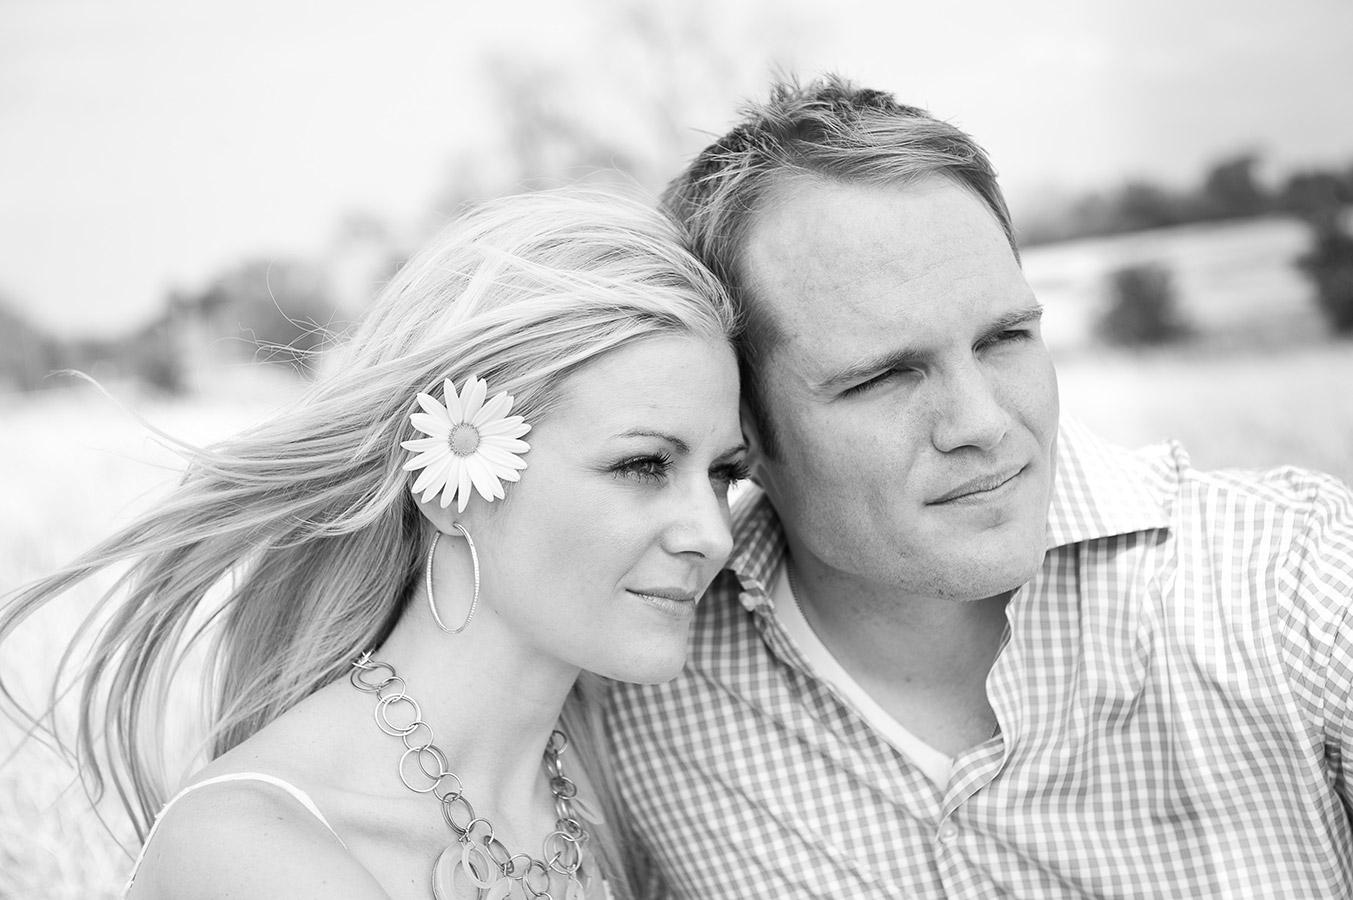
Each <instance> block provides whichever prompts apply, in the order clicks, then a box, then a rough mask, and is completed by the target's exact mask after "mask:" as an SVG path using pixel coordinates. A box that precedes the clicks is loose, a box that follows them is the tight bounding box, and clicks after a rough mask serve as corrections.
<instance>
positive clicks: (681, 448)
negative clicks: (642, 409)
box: [615, 428, 691, 453]
mask: <svg viewBox="0 0 1353 900" xmlns="http://www.w3.org/2000/svg"><path fill="white" fill-rule="evenodd" d="M615 437H622V438H629V437H652V438H658V439H660V440H664V441H667V442H668V443H670V444H671V445H672V446H673V447H675V448H676V449H677V451H678V452H680V453H690V452H691V445H690V444H687V443H686V442H685V441H683V440H682V439H681V438H679V437H677V436H676V435H674V434H668V433H667V432H665V431H655V430H653V429H651V428H631V429H629V430H628V431H622V432H620V433H619V434H617V435H615Z"/></svg>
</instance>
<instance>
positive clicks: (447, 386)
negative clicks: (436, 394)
mask: <svg viewBox="0 0 1353 900" xmlns="http://www.w3.org/2000/svg"><path fill="white" fill-rule="evenodd" d="M442 399H443V400H445V401H446V415H447V417H448V418H449V420H450V422H451V424H452V425H459V424H460V423H461V422H464V421H465V416H464V415H463V414H462V412H461V410H462V409H463V407H462V406H461V405H460V397H459V396H458V395H457V394H456V386H455V385H454V384H452V383H451V379H450V378H447V379H445V380H443V381H442Z"/></svg>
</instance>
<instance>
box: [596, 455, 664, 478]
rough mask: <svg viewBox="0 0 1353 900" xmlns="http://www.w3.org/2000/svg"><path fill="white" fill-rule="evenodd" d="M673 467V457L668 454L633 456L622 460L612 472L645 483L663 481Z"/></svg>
mask: <svg viewBox="0 0 1353 900" xmlns="http://www.w3.org/2000/svg"><path fill="white" fill-rule="evenodd" d="M671 469H672V458H671V457H670V456H667V455H666V454H654V455H651V456H633V457H630V458H629V459H625V460H621V461H620V462H619V463H617V464H616V465H614V466H613V467H612V468H611V472H612V473H613V474H615V475H616V476H618V477H621V478H631V479H633V480H635V481H639V482H643V483H645V484H653V483H657V482H660V481H662V480H663V479H664V478H666V477H667V473H668V472H670V471H671Z"/></svg>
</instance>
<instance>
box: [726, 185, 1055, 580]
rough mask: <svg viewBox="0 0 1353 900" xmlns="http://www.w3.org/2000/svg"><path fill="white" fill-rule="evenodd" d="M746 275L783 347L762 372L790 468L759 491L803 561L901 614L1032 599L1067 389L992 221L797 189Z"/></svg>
mask: <svg viewBox="0 0 1353 900" xmlns="http://www.w3.org/2000/svg"><path fill="white" fill-rule="evenodd" d="M741 263H742V265H741V272H742V276H743V279H744V283H745V284H746V285H747V287H748V288H749V289H750V291H751V292H752V293H753V294H754V295H755V298H756V302H757V304H758V309H759V310H761V311H763V314H764V315H765V316H767V317H768V318H769V320H770V322H771V323H772V324H773V326H774V328H775V329H777V330H778V331H779V333H780V341H779V343H778V344H777V345H776V347H775V349H774V350H773V351H772V352H771V353H770V355H769V356H768V357H767V358H766V360H765V362H764V363H763V365H764V366H765V367H766V368H765V372H764V374H765V375H766V376H767V377H765V378H764V379H763V383H765V384H766V385H767V387H766V389H765V401H766V406H767V411H768V414H769V417H770V420H771V421H772V422H773V423H774V426H775V431H776V439H777V440H776V442H775V445H776V449H777V450H778V454H777V458H776V459H768V458H766V457H765V455H764V454H763V453H759V452H757V453H755V454H754V457H753V459H754V471H755V473H756V478H757V480H758V481H759V482H760V484H761V485H762V486H763V487H764V488H765V489H766V491H767V493H768V495H769V496H770V499H771V501H772V502H773V503H774V504H775V507H776V509H777V511H778V512H779V514H780V517H781V520H782V521H783V523H784V526H785V531H786V533H787V534H788V536H789V539H790V541H791V546H793V547H794V549H795V551H796V552H798V553H807V554H808V555H810V556H811V557H813V558H815V559H816V560H817V561H819V562H820V563H822V564H824V565H825V566H827V567H828V568H829V569H832V570H835V571H837V572H839V573H841V574H843V575H846V576H848V577H850V578H852V579H859V580H863V581H865V582H868V583H872V584H876V585H881V586H885V587H891V588H895V589H896V590H897V591H898V592H899V594H900V595H903V594H905V595H912V596H926V597H938V598H948V599H953V600H976V599H981V598H984V597H989V596H995V595H996V594H999V593H1002V592H1004V591H1008V590H1011V589H1013V588H1015V587H1017V586H1019V585H1020V584H1022V583H1023V582H1025V581H1027V580H1028V579H1029V578H1030V577H1031V576H1032V574H1033V572H1034V571H1035V570H1036V569H1037V567H1038V565H1039V564H1040V562H1041V560H1042V558H1043V553H1044V550H1045V548H1046V528H1047V524H1046V523H1047V508H1048V502H1049V498H1050V496H1051V489H1052V474H1053V465H1054V462H1053V458H1054V457H1053V454H1054V445H1055V439H1056V432H1057V380H1056V375H1055V373H1054V372H1053V367H1052V361H1051V358H1050V357H1049V355H1048V351H1047V348H1046V347H1045V346H1044V345H1043V340H1042V336H1041V333H1040V331H1039V322H1038V313H1039V306H1038V303H1037V301H1036V300H1035V298H1034V295H1033V292H1032V291H1031V290H1030V289H1029V285H1028V283H1027V282H1026V281H1025V280H1024V275H1023V273H1022V272H1021V271H1020V268H1019V265H1018V263H1017V262H1016V261H1015V257H1014V254H1013V252H1012V251H1011V249H1010V246H1009V244H1008V243H1007V242H1006V238H1005V234H1004V232H1003V231H1002V230H1001V227H1000V225H999V224H998V223H997V221H996V218H995V216H994V215H993V214H992V213H991V211H990V210H989V209H988V208H987V207H986V205H985V204H984V203H982V201H981V200H979V199H978V198H977V197H976V195H974V194H972V193H970V192H968V191H967V190H965V189H964V188H962V187H959V186H958V185H957V184H956V183H954V182H951V181H949V180H948V179H946V178H942V177H939V176H932V177H929V178H927V179H924V180H921V181H918V182H915V183H913V184H910V185H906V186H904V187H892V186H877V185H861V184H841V183H835V182H827V181H820V180H806V179H804V180H789V181H786V182H784V183H782V184H781V185H780V186H779V187H778V188H777V189H776V191H774V192H773V193H772V195H771V196H770V198H769V202H768V203H767V204H766V206H765V207H764V208H763V209H762V210H761V211H760V212H759V213H758V214H757V216H756V218H755V219H754V220H753V222H752V223H751V227H750V229H749V232H748V237H747V243H746V245H745V247H744V253H743V257H742V260H741ZM749 429H750V430H751V431H752V432H753V433H752V434H751V435H750V437H751V439H752V446H753V448H754V450H755V449H756V448H758V447H759V445H760V441H759V437H758V435H756V434H755V430H754V428H751V427H750V426H749Z"/></svg>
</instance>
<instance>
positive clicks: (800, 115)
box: [663, 74, 1019, 455]
mask: <svg viewBox="0 0 1353 900" xmlns="http://www.w3.org/2000/svg"><path fill="white" fill-rule="evenodd" d="M927 175H943V176H945V177H948V178H951V179H953V180H954V181H955V182H956V183H958V184H960V185H962V186H965V187H967V188H968V189H970V190H972V191H973V192H974V193H975V194H976V195H977V196H978V197H980V198H981V199H982V201H983V202H985V203H986V205H987V206H988V207H989V208H990V209H991V211H992V212H993V213H994V214H995V216H996V219H997V221H998V222H1000V225H1001V228H1002V229H1004V231H1005V235H1006V238H1007V240H1009V242H1010V247H1011V249H1012V250H1014V251H1015V257H1016V259H1018V258H1019V248H1018V247H1017V246H1016V244H1015V232H1014V226H1013V224H1012V223H1011V220H1010V212H1009V210H1008V209H1007V208H1006V204H1005V198H1004V196H1003V195H1002V193H1001V189H1000V186H999V185H998V184H997V183H996V172H995V170H994V169H993V168H992V166H991V162H990V161H989V160H988V159H987V155H986V153H985V152H984V151H983V150H982V148H981V147H980V146H978V145H977V143H976V142H975V141H974V140H973V139H972V138H971V137H969V136H968V135H967V134H965V133H964V132H963V131H960V130H959V129H958V128H955V127H954V126H953V125H950V124H948V123H947V122H942V121H940V120H939V119H936V118H934V117H933V116H931V115H930V114H929V113H928V112H926V111H925V110H922V109H918V108H916V107H914V106H904V105H903V104H901V103H898V102H897V101H896V100H894V99H893V96H892V95H891V94H888V93H885V92H883V91H877V90H870V89H868V88H859V87H856V86H855V85H853V84H851V82H849V81H847V80H846V79H844V78H841V77H839V76H837V75H831V74H829V75H825V76H823V77H822V78H820V79H818V80H815V81H813V82H811V83H809V84H806V85H803V84H799V83H798V82H797V81H796V80H794V79H792V78H788V79H785V80H781V81H778V82H777V83H775V84H774V85H772V87H771V93H770V99H769V100H767V101H766V102H765V103H753V104H749V105H747V106H746V107H744V108H743V110H742V114H741V122H740V123H739V124H738V125H737V126H736V127H734V128H733V130H731V131H729V132H728V133H727V134H725V135H724V136H723V137H721V138H719V139H718V140H717V141H715V142H714V143H713V144H710V145H709V146H708V147H706V148H705V149H704V150H703V151H702V152H701V153H700V154H699V155H698V156H697V157H696V158H695V160H694V161H693V162H692V163H691V164H690V165H689V166H687V167H686V169H685V170H684V171H683V172H682V173H681V174H679V175H678V176H677V177H676V178H675V179H673V180H672V182H671V183H670V184H669V185H668V186H667V190H666V191H665V192H664V194H663V205H664V206H665V207H666V208H667V211H668V212H669V213H671V214H672V216H673V217H674V218H675V219H676V220H677V221H678V222H680V223H681V224H682V225H683V226H685V228H686V231H687V232H688V233H689V235H690V240H691V247H692V249H693V250H694V252H695V254H696V256H698V257H699V258H700V261H701V262H703V263H704V264H705V265H706V266H708V267H709V268H710V270H711V271H713V272H714V273H715V274H716V275H718V276H719V278H720V279H722V280H723V282H724V284H725V285H726V286H727V287H728V289H729V292H730V294H731V295H732V297H733V300H734V302H735V303H736V304H737V305H738V306H739V308H740V310H741V311H742V313H743V316H744V321H745V329H744V331H743V332H742V334H741V336H740V338H739V339H738V341H737V343H736V349H737V353H738V363H739V366H738V367H739V369H740V371H741V378H742V397H743V402H744V403H745V404H746V407H747V410H748V412H749V414H750V415H751V417H752V420H753V422H754V423H755V425H756V427H757V429H758V431H759V432H760V434H761V436H762V443H763V444H764V445H765V450H766V452H767V453H770V454H771V455H774V454H775V452H776V451H775V439H774V435H775V430H774V427H773V422H772V421H771V419H770V417H769V414H768V412H767V410H766V405H765V386H764V384H763V382H762V380H761V378H762V374H761V373H762V371H763V369H762V366H761V365H760V363H762V362H764V360H765V359H766V358H767V356H768V355H769V354H770V352H771V351H772V350H773V349H774V348H775V346H776V343H777V342H778V340H779V338H780V336H779V333H778V331H777V330H776V328H775V327H774V324H773V322H772V320H771V317H770V316H768V315H767V314H766V313H765V311H764V310H761V309H759V307H758V301H757V299H756V298H755V297H754V296H753V295H752V294H753V292H752V290H751V285H750V284H748V283H747V279H745V277H744V274H745V273H743V272H742V271H741V270H740V263H741V259H742V249H743V245H744V242H745V240H746V237H747V232H748V228H749V225H750V223H751V222H752V220H753V218H754V217H755V216H756V214H757V212H758V211H759V210H760V209H761V208H762V205H763V204H764V203H765V202H766V201H767V198H768V196H769V194H770V193H771V191H772V190H773V189H774V188H776V187H777V186H779V185H782V184H784V183H785V182H786V181H788V180H792V179H794V178H804V177H807V178H814V179H820V180H827V181H837V182H846V183H855V184H876V185H893V186H897V185H906V184H909V183H911V182H913V181H916V180H917V179H920V178H922V177H924V176H927Z"/></svg>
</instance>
